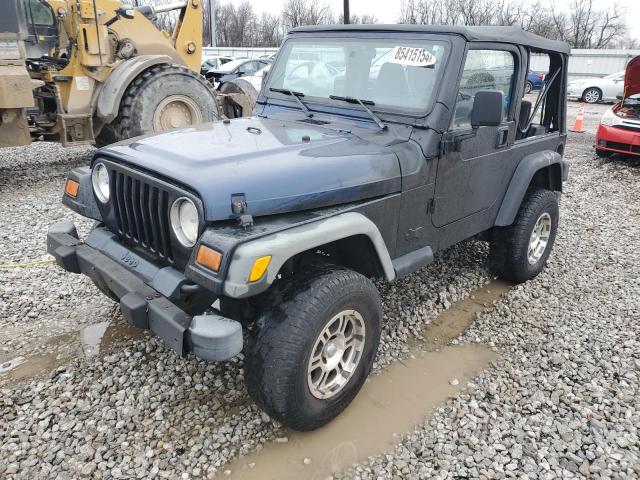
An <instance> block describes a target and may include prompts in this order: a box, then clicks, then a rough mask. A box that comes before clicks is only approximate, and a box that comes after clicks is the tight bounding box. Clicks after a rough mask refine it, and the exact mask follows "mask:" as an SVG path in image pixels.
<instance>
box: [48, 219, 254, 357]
mask: <svg viewBox="0 0 640 480" xmlns="http://www.w3.org/2000/svg"><path fill="white" fill-rule="evenodd" d="M47 251H48V252H49V253H50V254H51V255H52V256H53V257H54V258H55V260H56V263H57V264H58V265H59V266H61V267H62V268H64V269H65V270H67V271H68V272H72V273H83V274H84V275H86V276H88V277H90V278H91V279H92V280H93V281H94V282H96V283H99V284H102V285H105V286H106V287H107V288H108V289H109V290H111V292H113V293H114V295H116V296H117V297H118V299H119V300H120V307H121V310H122V315H123V317H124V318H125V320H126V321H127V322H128V323H130V324H132V325H134V326H136V327H140V328H145V329H149V330H151V331H152V332H153V333H154V334H156V335H157V336H158V337H160V338H162V339H163V340H164V342H165V343H166V344H167V345H169V346H170V347H171V348H173V349H174V350H175V351H176V352H178V353H179V354H180V355H185V354H186V353H188V352H192V353H194V354H195V355H196V356H198V357H200V358H202V359H205V360H213V361H220V360H227V359H229V358H231V357H233V356H235V355H237V354H238V353H240V351H241V350H242V342H243V341H242V327H241V325H240V323H238V322H236V321H234V320H231V319H228V318H225V317H223V316H221V315H216V314H209V315H197V316H193V317H192V316H190V315H188V314H187V313H186V312H185V311H184V310H182V309H181V308H179V307H178V306H177V305H176V304H174V303H173V302H172V301H171V300H170V299H169V298H177V297H178V296H179V294H180V291H181V290H182V289H184V288H185V286H187V288H189V287H194V285H189V282H188V281H187V279H186V278H184V276H183V275H182V274H180V273H179V272H178V271H177V270H175V269H173V268H171V267H164V268H161V267H157V266H155V265H153V263H151V262H149V261H147V260H146V259H144V258H142V257H139V256H138V255H137V254H136V253H135V252H133V251H131V250H129V249H127V248H126V247H124V246H123V245H121V244H120V243H119V242H118V241H117V240H116V239H115V238H113V237H112V236H110V235H109V233H108V232H107V231H105V230H103V229H100V228H97V229H94V230H93V231H92V233H91V234H90V235H89V237H87V239H86V241H85V242H83V241H81V240H79V238H78V235H77V232H76V228H75V226H74V225H73V223H71V222H62V223H58V224H54V225H51V226H50V227H49V232H48V234H47ZM196 288H197V287H196Z"/></svg>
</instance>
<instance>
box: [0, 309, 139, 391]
mask: <svg viewBox="0 0 640 480" xmlns="http://www.w3.org/2000/svg"><path fill="white" fill-rule="evenodd" d="M144 335H146V333H145V330H141V329H138V328H134V327H131V326H129V325H127V324H125V323H123V322H122V321H118V320H111V321H105V322H99V323H94V324H91V325H88V326H86V327H84V328H82V329H81V330H79V331H77V332H71V333H65V334H64V335H59V336H56V337H53V338H51V339H49V340H48V341H47V342H46V344H45V347H44V349H43V350H44V352H45V353H41V354H40V353H39V354H34V355H26V356H20V357H15V358H12V359H9V360H7V361H5V362H3V363H2V364H0V386H4V385H8V384H11V383H15V382H17V381H22V380H28V379H31V378H35V377H39V376H43V375H46V374H48V373H50V372H52V371H53V370H55V369H56V368H58V367H60V366H62V365H65V364H67V363H69V362H70V361H72V360H73V359H75V358H84V359H85V360H90V359H92V358H94V357H96V356H97V355H107V354H108V353H110V352H112V351H114V350H115V349H116V348H119V347H120V346H121V345H122V344H123V343H126V342H127V341H130V340H131V339H135V338H140V337H142V336H144Z"/></svg>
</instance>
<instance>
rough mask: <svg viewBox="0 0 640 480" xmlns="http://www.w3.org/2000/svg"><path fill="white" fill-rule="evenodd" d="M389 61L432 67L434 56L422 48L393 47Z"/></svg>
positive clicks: (434, 61)
mask: <svg viewBox="0 0 640 480" xmlns="http://www.w3.org/2000/svg"><path fill="white" fill-rule="evenodd" d="M389 62H390V63H399V64H400V65H410V66H412V67H432V66H433V65H435V64H436V57H435V56H434V55H433V54H431V52H429V51H428V50H425V49H424V48H417V47H393V51H392V52H391V60H389Z"/></svg>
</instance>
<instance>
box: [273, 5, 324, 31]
mask: <svg viewBox="0 0 640 480" xmlns="http://www.w3.org/2000/svg"><path fill="white" fill-rule="evenodd" d="M332 20H333V14H332V12H331V9H330V8H329V6H328V5H327V4H325V3H320V2H318V1H314V0H287V1H286V3H285V4H284V9H283V11H282V21H283V23H284V25H285V27H286V28H295V27H300V26H302V25H321V24H325V23H331V22H332Z"/></svg>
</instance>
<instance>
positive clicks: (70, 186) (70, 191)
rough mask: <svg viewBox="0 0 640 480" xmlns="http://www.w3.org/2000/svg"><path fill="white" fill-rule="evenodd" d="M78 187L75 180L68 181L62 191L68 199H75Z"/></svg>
mask: <svg viewBox="0 0 640 480" xmlns="http://www.w3.org/2000/svg"><path fill="white" fill-rule="evenodd" d="M79 188H80V185H79V184H78V182H76V181H75V180H71V179H68V180H67V185H66V186H65V187H64V191H65V193H66V194H67V195H69V196H70V197H73V198H76V197H77V196H78V189H79Z"/></svg>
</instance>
